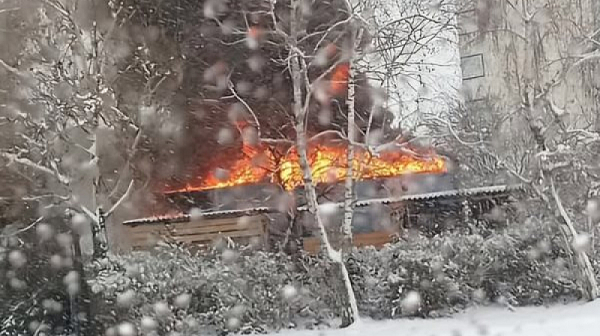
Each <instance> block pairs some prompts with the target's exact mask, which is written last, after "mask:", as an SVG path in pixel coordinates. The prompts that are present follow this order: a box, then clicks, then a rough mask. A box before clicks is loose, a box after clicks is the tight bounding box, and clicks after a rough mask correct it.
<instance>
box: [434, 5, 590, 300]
mask: <svg viewBox="0 0 600 336" xmlns="http://www.w3.org/2000/svg"><path fill="white" fill-rule="evenodd" d="M469 4H471V8H473V13H475V14H476V17H475V19H474V21H476V23H477V25H476V27H477V29H476V30H474V31H473V32H471V33H466V34H464V35H463V36H462V39H463V41H462V45H463V47H464V48H465V49H468V48H469V47H470V46H471V45H476V48H479V49H478V50H481V49H483V50H485V51H486V52H487V53H489V54H484V55H485V57H487V60H488V61H487V62H488V63H489V64H493V65H494V66H492V67H489V68H488V69H487V70H486V74H485V75H486V78H484V79H483V80H485V81H487V83H485V84H482V85H480V86H479V87H477V91H478V92H479V93H477V94H479V96H478V97H466V98H467V100H469V99H478V100H479V101H485V102H486V104H487V105H483V104H482V103H480V102H471V103H468V105H470V106H468V107H467V108H466V109H463V110H462V112H461V113H457V114H455V115H454V116H453V118H452V119H440V118H435V117H432V118H429V121H430V122H431V123H433V124H437V125H438V126H439V128H438V129H440V130H444V132H445V133H446V136H447V137H448V138H451V139H454V141H453V143H454V144H455V145H456V146H457V147H461V148H465V149H469V153H470V154H469V155H476V156H477V159H478V161H479V163H483V164H479V165H478V166H479V169H489V171H488V172H487V174H488V176H489V175H490V174H496V173H497V172H498V171H499V170H504V171H507V172H508V173H509V174H510V175H512V177H513V180H514V179H516V180H517V181H519V182H523V183H526V184H528V185H530V186H531V190H532V191H533V193H534V195H535V196H536V198H537V199H538V200H541V201H542V202H543V204H545V207H546V208H547V210H548V211H549V213H551V214H555V213H556V214H558V215H557V216H555V221H556V222H557V223H559V225H558V227H559V231H560V232H562V236H563V238H564V241H565V246H566V249H567V250H568V251H570V253H571V254H572V255H573V256H574V260H575V263H576V268H577V269H578V273H579V279H580V282H581V283H582V290H583V292H584V294H585V296H586V297H587V298H588V299H590V300H593V299H595V298H596V297H597V296H598V287H597V284H596V280H595V277H594V275H593V274H594V272H593V269H592V267H591V263H590V261H589V258H588V256H587V253H586V252H587V248H584V247H582V246H581V244H579V243H578V242H581V240H582V238H581V236H582V234H580V233H579V232H580V230H585V226H584V225H581V224H580V225H578V224H577V222H581V223H585V222H586V221H587V218H585V216H581V215H579V214H581V213H582V211H578V210H577V209H578V208H580V205H579V204H581V203H582V202H583V203H585V200H586V197H587V195H584V193H581V191H582V190H587V189H588V188H589V186H590V184H593V183H594V182H595V181H597V178H598V177H599V175H598V170H597V169H596V168H594V167H595V165H596V163H597V158H596V157H594V155H592V154H591V152H590V150H592V151H594V150H597V148H598V147H597V146H598V141H599V139H600V137H599V135H598V133H597V130H596V129H594V124H595V120H597V113H596V110H597V100H596V99H595V98H592V97H595V96H597V93H594V90H596V89H594V88H593V85H592V83H593V81H592V80H591V79H590V78H589V77H588V73H589V69H590V68H589V67H590V66H593V65H594V63H597V61H596V60H595V57H594V53H595V51H593V49H594V48H595V47H594V45H595V44H597V42H598V41H596V40H594V38H593V36H594V32H595V31H596V29H597V28H595V27H594V25H593V24H592V21H593V20H592V18H590V17H589V16H588V15H587V13H591V12H592V7H591V6H592V5H593V4H594V2H593V1H592V2H588V1H580V2H574V1H568V0H565V1H544V0H539V1H538V0H531V1H522V2H520V3H519V4H518V5H516V4H514V3H513V2H510V1H499V2H490V1H467V5H469ZM467 7H468V6H467ZM500 54H502V55H504V56H503V57H502V58H500V57H498V56H496V55H500ZM487 76H489V77H492V78H489V77H487ZM473 82H476V81H473ZM472 85H473V84H472V83H471V82H469V83H466V84H465V86H466V87H467V88H470V86H472ZM590 98H591V99H590ZM477 109H485V110H487V111H488V113H487V114H483V115H482V114H481V113H480V112H479V111H477ZM476 118H479V119H478V120H476ZM461 121H462V122H464V121H466V123H463V124H462V125H461ZM477 123H479V125H477ZM476 153H477V154H476ZM483 158H487V160H482V159H483ZM571 185H576V186H579V187H576V188H573V187H572V186H571ZM561 194H562V195H561ZM573 217H574V218H576V220H573V219H572V218H573Z"/></svg>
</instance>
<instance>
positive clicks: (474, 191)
mask: <svg viewBox="0 0 600 336" xmlns="http://www.w3.org/2000/svg"><path fill="white" fill-rule="evenodd" d="M518 190H523V186H522V185H511V186H509V185H499V186H490V187H479V188H469V189H454V190H446V191H439V192H432V193H425V194H413V195H404V196H401V197H387V198H373V199H368V200H362V201H357V202H356V203H354V206H355V207H366V206H369V205H373V204H392V203H400V202H405V201H421V200H422V201H425V200H432V199H437V198H447V197H461V196H462V197H464V196H475V195H493V194H501V193H505V192H511V191H518ZM330 205H337V206H339V207H343V206H344V203H342V202H340V203H333V204H330ZM307 210H308V207H307V206H301V207H299V208H298V211H307Z"/></svg>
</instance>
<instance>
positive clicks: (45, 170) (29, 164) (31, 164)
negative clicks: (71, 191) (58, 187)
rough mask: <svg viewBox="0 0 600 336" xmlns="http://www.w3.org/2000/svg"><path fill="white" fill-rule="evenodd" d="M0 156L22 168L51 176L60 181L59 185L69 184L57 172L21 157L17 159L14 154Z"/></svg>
mask: <svg viewBox="0 0 600 336" xmlns="http://www.w3.org/2000/svg"><path fill="white" fill-rule="evenodd" d="M0 156H2V157H4V158H5V159H7V160H9V161H10V162H17V163H19V164H22V165H24V166H27V167H30V168H33V169H35V170H38V171H40V172H42V173H45V174H48V175H51V176H53V177H54V178H56V179H57V180H58V181H60V182H61V183H63V184H65V185H68V184H69V182H70V180H69V178H68V177H66V176H64V175H62V174H60V173H59V172H58V171H54V170H52V169H50V168H48V167H44V166H42V165H39V164H37V163H35V162H33V161H31V160H29V159H27V158H21V157H18V156H17V155H15V154H11V153H5V152H2V153H0Z"/></svg>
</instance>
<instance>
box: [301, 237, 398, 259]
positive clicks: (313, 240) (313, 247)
mask: <svg viewBox="0 0 600 336" xmlns="http://www.w3.org/2000/svg"><path fill="white" fill-rule="evenodd" d="M393 235H394V233H393V232H389V231H377V232H370V233H356V234H354V237H353V239H352V245H354V246H356V247H359V248H360V247H365V246H373V247H375V248H376V249H380V248H382V247H383V246H384V245H385V244H388V243H390V242H392V237H393ZM303 245H304V250H305V251H306V252H308V253H312V254H317V253H318V252H319V251H320V250H321V239H320V238H319V237H307V238H304V242H303Z"/></svg>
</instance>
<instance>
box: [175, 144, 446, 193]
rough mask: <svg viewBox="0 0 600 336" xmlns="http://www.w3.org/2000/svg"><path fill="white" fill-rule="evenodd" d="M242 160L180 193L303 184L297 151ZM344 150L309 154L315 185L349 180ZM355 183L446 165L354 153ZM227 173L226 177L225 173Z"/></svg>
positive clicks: (248, 150)
mask: <svg viewBox="0 0 600 336" xmlns="http://www.w3.org/2000/svg"><path fill="white" fill-rule="evenodd" d="M242 150H243V153H244V156H243V158H241V159H239V160H237V161H235V162H234V163H233V164H232V165H231V166H230V167H229V169H228V170H226V171H225V170H224V169H219V168H217V169H213V170H212V171H211V172H210V173H209V174H208V176H207V177H206V178H205V179H203V180H202V182H201V183H200V184H196V185H188V186H186V187H184V188H181V189H178V190H171V191H168V192H178V191H199V190H208V189H216V188H223V187H232V186H237V185H246V184H255V183H259V182H265V181H270V182H276V181H277V182H279V183H281V184H282V186H283V188H284V189H286V190H293V189H295V188H297V187H300V186H302V185H303V184H304V182H303V174H302V170H301V168H300V164H299V163H298V155H297V153H296V152H295V150H293V149H292V150H290V151H289V152H288V154H287V155H286V156H284V157H283V158H281V159H280V160H279V161H278V162H276V161H277V160H275V158H274V155H273V154H272V153H271V151H270V150H268V149H258V148H255V147H252V146H249V145H244V146H243V149H242ZM346 151H347V148H346V147H345V146H329V145H328V146H326V145H317V146H314V147H312V148H311V149H310V150H309V153H308V155H309V164H310V167H311V171H312V179H313V181H314V183H315V184H321V183H332V182H338V181H342V180H344V179H345V177H346V166H347V165H346ZM353 168H354V179H356V180H369V179H376V178H386V177H393V176H399V175H404V174H412V173H444V172H446V171H447V167H446V162H445V161H444V159H443V158H442V157H440V156H437V155H430V156H428V157H418V158H417V157H414V156H411V155H408V154H405V153H398V152H385V153H380V155H378V156H373V155H372V154H371V153H369V152H367V151H366V150H364V149H360V148H359V149H357V150H356V151H355V159H354V167H353ZM223 172H225V173H223Z"/></svg>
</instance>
